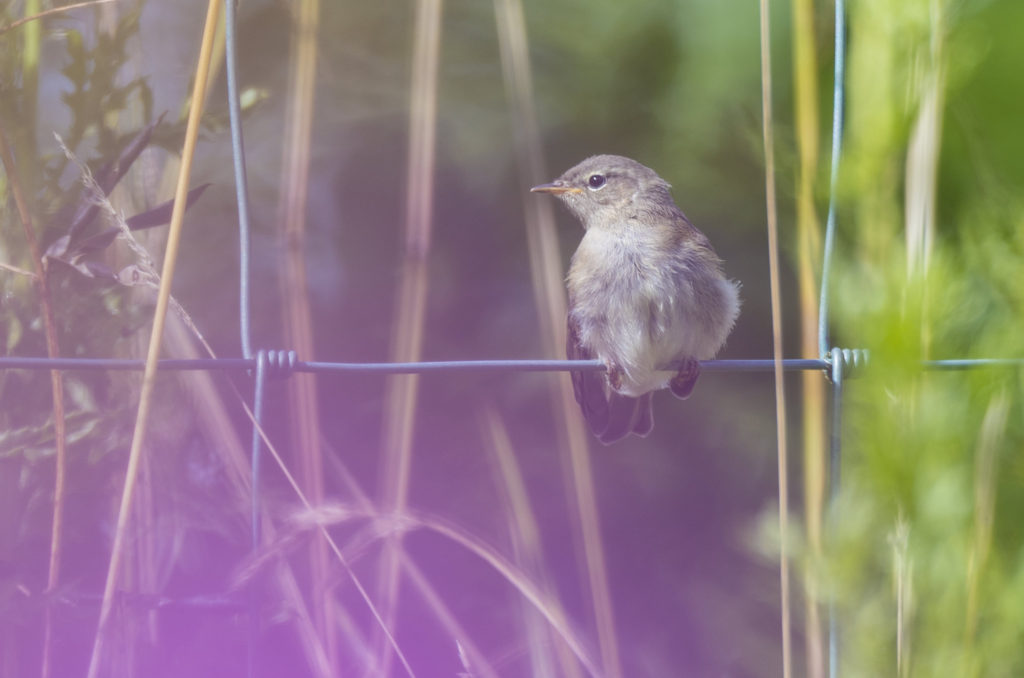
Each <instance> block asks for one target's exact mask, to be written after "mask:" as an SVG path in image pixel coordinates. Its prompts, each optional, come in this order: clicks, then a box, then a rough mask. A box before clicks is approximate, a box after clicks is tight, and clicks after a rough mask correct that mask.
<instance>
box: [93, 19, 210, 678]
mask: <svg viewBox="0 0 1024 678" xmlns="http://www.w3.org/2000/svg"><path fill="white" fill-rule="evenodd" d="M220 8H221V3H220V2H218V1H217V0H209V3H208V7H207V12H206V21H205V24H204V27H203V37H202V42H201V47H200V51H199V63H198V65H197V66H196V77H195V82H194V85H193V90H192V106H191V108H190V110H189V116H188V124H187V126H186V129H185V140H184V144H183V146H182V153H181V155H182V159H181V167H180V169H179V173H178V183H177V188H176V190H175V195H174V209H173V212H172V214H171V223H170V227H169V229H168V235H167V249H166V251H165V253H164V264H163V270H162V279H161V284H160V291H159V294H158V296H157V303H156V310H155V311H154V317H153V330H152V333H151V334H150V340H149V350H148V351H147V355H146V368H145V371H144V372H143V376H142V388H141V389H140V392H139V409H138V413H137V415H136V418H135V429H134V432H133V435H132V444H131V448H130V449H129V452H128V467H127V469H126V471H125V481H124V489H123V491H122V493H121V505H120V508H119V510H118V515H117V526H116V528H115V532H114V543H113V546H112V548H111V554H110V564H109V566H108V568H107V578H106V583H105V585H104V588H103V599H102V601H101V603H100V616H99V622H98V623H97V627H96V637H95V639H94V640H93V647H92V655H91V657H90V659H89V671H88V674H87V675H88V678H96V676H98V675H99V673H100V665H101V663H102V658H103V641H104V637H105V635H106V633H107V626H108V623H109V620H110V613H111V610H112V609H113V603H114V588H115V587H116V586H117V580H118V575H119V574H120V569H121V560H122V553H123V550H124V538H125V533H126V531H127V524H128V516H129V515H130V514H131V506H132V500H133V497H134V492H135V485H136V482H137V479H138V474H139V468H140V466H141V459H142V449H143V444H144V442H145V436H146V426H147V422H148V418H149V410H150V407H151V404H152V398H153V389H154V386H155V385H156V376H157V369H156V368H157V359H158V358H159V357H160V343H161V339H162V337H163V329H164V322H165V320H166V317H167V309H168V306H169V305H170V296H171V283H172V282H173V280H174V269H175V265H176V263H177V258H178V247H179V245H180V242H181V232H182V224H183V223H184V221H185V219H184V217H185V204H186V201H187V196H188V185H189V178H190V176H191V172H192V159H193V157H194V154H195V148H196V143H197V141H198V139H199V121H200V119H201V117H202V109H203V106H202V104H203V101H204V100H205V89H206V83H207V78H206V76H207V71H208V70H209V68H210V57H211V53H212V51H213V43H214V37H215V35H216V32H217V18H218V15H219V10H220Z"/></svg>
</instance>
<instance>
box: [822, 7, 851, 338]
mask: <svg viewBox="0 0 1024 678" xmlns="http://www.w3.org/2000/svg"><path fill="white" fill-rule="evenodd" d="M835 12H836V24H835V71H834V75H833V81H832V166H831V170H830V172H829V190H828V218H827V220H826V222H825V247H824V252H823V255H822V260H821V301H820V303H819V305H818V355H820V356H821V357H822V358H826V357H827V356H828V355H829V351H830V350H831V349H832V345H831V337H830V336H829V331H828V316H829V302H830V299H829V287H830V276H831V273H832V254H833V251H834V249H835V237H836V236H835V233H836V202H837V197H836V187H837V185H838V183H839V160H840V157H841V155H842V150H843V117H844V112H845V110H844V109H845V106H846V101H845V96H846V95H845V92H846V2H845V0H836V8H835Z"/></svg>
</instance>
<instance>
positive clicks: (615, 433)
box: [565, 315, 654, 445]
mask: <svg viewBox="0 0 1024 678" xmlns="http://www.w3.org/2000/svg"><path fill="white" fill-rule="evenodd" d="M565 343H566V346H565V352H566V355H567V356H568V357H569V360H593V359H594V358H595V357H596V356H594V354H593V353H592V352H591V351H590V350H589V349H588V348H587V347H585V346H583V344H581V343H580V338H579V327H578V326H577V324H576V322H575V321H574V320H573V318H572V316H571V315H570V316H569V330H568V332H567V333H566V342H565ZM571 375H572V390H573V393H574V394H575V395H576V402H577V403H579V405H580V409H581V410H583V418H584V419H586V420H587V425H588V426H590V431H591V432H592V433H593V434H594V435H595V436H596V437H597V439H598V440H600V441H601V442H602V443H604V444H605V445H610V444H611V443H614V442H616V441H618V440H622V439H623V438H625V437H626V436H628V435H629V434H630V433H634V434H636V435H638V436H646V435H647V434H648V433H650V432H651V428H652V427H653V425H654V419H653V418H652V416H651V394H650V393H645V394H644V395H642V396H640V397H639V398H630V397H629V396H624V395H621V394H619V393H616V392H615V391H612V390H611V389H609V388H607V387H606V382H607V379H606V378H605V375H604V373H603V372H571Z"/></svg>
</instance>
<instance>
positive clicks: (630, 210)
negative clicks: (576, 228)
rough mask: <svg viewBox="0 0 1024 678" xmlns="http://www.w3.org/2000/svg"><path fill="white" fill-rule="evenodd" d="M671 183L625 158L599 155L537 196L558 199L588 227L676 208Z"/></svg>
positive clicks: (539, 188) (536, 188) (538, 188)
mask: <svg viewBox="0 0 1024 678" xmlns="http://www.w3.org/2000/svg"><path fill="white" fill-rule="evenodd" d="M668 189H669V185H668V183H667V182H666V181H665V180H664V179H662V178H661V177H659V176H658V175H657V174H656V173H655V172H654V170H652V169H650V168H649V167H645V166H644V165H641V164H640V163H638V162H637V161H635V160H630V159H629V158H626V157H623V156H621V155H595V156H592V157H590V158H587V159H586V160H584V161H583V162H581V163H580V164H578V165H576V166H575V167H573V168H571V169H569V170H568V171H566V172H565V174H563V175H562V176H560V177H558V178H557V179H555V180H554V181H552V182H551V183H549V184H541V185H540V186H534V187H533V188H531V189H530V190H531V191H532V192H534V193H550V194H552V195H554V196H557V197H558V198H560V199H561V200H562V202H564V203H565V204H566V206H567V207H568V208H569V209H570V210H572V212H573V213H574V214H575V215H576V216H577V217H578V218H579V219H580V221H582V222H583V227H584V228H590V227H591V226H592V225H595V224H597V223H601V222H605V221H609V220H621V219H622V218H625V217H630V216H636V215H637V213H639V212H641V211H646V210H649V209H650V208H651V207H660V206H662V205H667V206H674V203H673V202H672V197H671V195H670V194H669V192H668Z"/></svg>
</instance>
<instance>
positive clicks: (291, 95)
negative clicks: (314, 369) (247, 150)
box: [278, 0, 338, 674]
mask: <svg viewBox="0 0 1024 678" xmlns="http://www.w3.org/2000/svg"><path fill="white" fill-rule="evenodd" d="M319 14H320V2H319V0H301V1H300V2H297V3H295V4H294V10H293V17H292V35H291V47H290V50H291V51H290V61H289V67H290V70H289V76H288V77H289V91H288V98H287V111H286V116H285V133H284V135H283V138H282V142H283V146H282V153H283V160H282V163H281V190H280V194H281V201H280V204H279V206H278V223H279V224H280V225H281V226H280V228H281V231H280V241H281V245H282V251H283V252H284V262H283V273H282V275H281V278H280V281H279V282H280V289H281V299H282V301H283V302H284V303H283V304H282V307H281V310H282V315H283V318H282V324H283V327H284V342H285V345H286V346H288V347H290V348H292V349H294V350H295V351H296V353H298V355H300V356H312V355H315V354H316V347H315V345H314V341H313V311H312V308H311V306H312V304H311V301H310V298H309V287H308V282H307V275H306V204H307V198H308V192H309V163H310V145H311V139H312V132H313V113H314V102H315V94H316V63H317V42H316V41H317V25H318V17H319ZM288 395H289V397H288V399H287V402H288V420H289V432H290V434H291V449H292V450H293V454H294V455H295V458H296V459H297V463H298V474H299V477H300V479H301V485H302V487H303V489H304V491H305V492H306V493H307V494H308V496H309V497H310V499H311V501H312V502H313V503H314V504H318V503H320V502H321V501H322V500H323V494H324V487H323V455H322V450H321V448H320V414H319V413H320V408H319V401H318V398H317V390H316V376H315V375H312V374H293V375H291V378H290V379H289V380H288ZM309 568H310V590H309V592H308V593H309V595H310V599H311V600H312V601H313V602H314V604H313V609H314V615H313V617H314V619H315V621H316V629H317V633H318V634H319V635H320V640H321V642H322V643H323V645H324V647H325V648H326V650H327V655H328V659H329V661H330V666H331V673H332V674H335V673H337V662H338V658H337V648H336V637H335V633H334V631H333V629H334V626H335V622H334V621H333V620H332V619H331V618H330V615H331V610H332V609H333V606H331V605H327V604H324V603H323V600H322V593H323V592H324V591H325V590H326V589H327V578H328V556H327V549H326V546H325V544H324V543H323V542H322V541H321V540H319V539H314V540H312V542H311V543H310V550H309Z"/></svg>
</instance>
